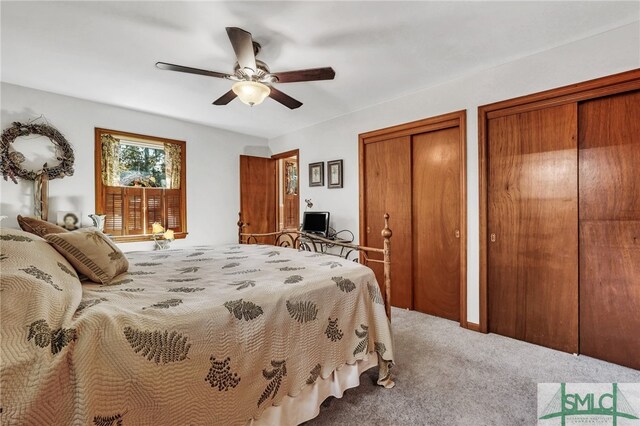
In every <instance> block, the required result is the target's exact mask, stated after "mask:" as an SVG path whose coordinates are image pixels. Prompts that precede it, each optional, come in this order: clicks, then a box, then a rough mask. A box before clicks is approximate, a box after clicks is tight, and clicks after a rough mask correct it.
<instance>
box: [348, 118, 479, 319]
mask: <svg viewBox="0 0 640 426" xmlns="http://www.w3.org/2000/svg"><path fill="white" fill-rule="evenodd" d="M452 127H458V128H459V129H460V219H459V220H460V222H459V223H460V233H461V235H460V326H461V327H464V328H468V324H469V323H468V322H467V110H460V111H455V112H451V113H447V114H442V115H438V116H435V117H429V118H425V119H422V120H417V121H412V122H409V123H404V124H399V125H396V126H391V127H386V128H383V129H378V130H373V131H370V132H366V133H361V134H359V135H358V162H359V190H360V197H359V198H360V200H359V201H360V214H359V220H360V224H359V235H360V236H359V238H360V242H361V243H362V238H363V236H364V235H366V225H365V206H366V203H367V200H366V196H365V176H366V171H365V158H364V146H365V145H366V144H368V143H374V142H379V141H381V140H385V139H391V138H394V137H402V136H408V135H415V134H420V133H426V132H433V131H437V130H442V129H448V128H452ZM389 220H390V222H391V225H390V227H391V229H392V230H393V217H391V218H390V219H389Z"/></svg>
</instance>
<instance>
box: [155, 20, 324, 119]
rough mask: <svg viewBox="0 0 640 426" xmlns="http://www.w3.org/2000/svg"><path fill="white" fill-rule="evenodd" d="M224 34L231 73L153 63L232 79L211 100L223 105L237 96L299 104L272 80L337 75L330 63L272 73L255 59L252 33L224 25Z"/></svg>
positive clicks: (256, 101) (250, 101)
mask: <svg viewBox="0 0 640 426" xmlns="http://www.w3.org/2000/svg"><path fill="white" fill-rule="evenodd" d="M227 35H228V36H229V40H231V45H232V46H233V50H234V51H235V53H236V57H237V58H238V61H237V62H236V65H235V69H234V73H233V74H225V73H221V72H216V71H208V70H202V69H198V68H191V67H185V66H182V65H174V64H168V63H166V62H156V67H158V68H160V69H161V70H169V71H180V72H186V73H189V74H199V75H205V76H208V77H217V78H226V79H228V80H232V81H235V83H234V84H233V86H231V90H229V91H228V92H227V93H225V94H224V95H222V96H220V97H219V98H218V99H216V100H215V101H214V102H213V104H214V105H226V104H228V103H229V102H231V101H232V100H234V99H235V98H236V97H238V98H239V99H240V100H241V101H242V102H243V103H245V104H247V105H250V106H253V105H258V104H260V103H262V101H264V100H265V98H266V97H267V96H268V97H270V98H271V99H273V100H275V101H278V102H280V103H281V104H282V105H284V106H286V107H288V108H290V109H296V108H299V107H300V106H301V105H302V102H300V101H298V100H296V99H294V98H292V97H291V96H289V95H287V94H285V93H283V92H281V91H280V90H278V89H276V88H275V87H273V84H274V83H295V82H299V81H314V80H333V78H334V77H335V75H336V72H335V71H334V70H333V68H331V67H325V68H311V69H306V70H297V71H286V72H275V73H272V72H271V71H270V70H269V67H268V66H267V64H265V63H264V62H262V61H260V60H258V59H256V55H257V54H258V52H260V48H261V46H260V44H259V43H257V42H255V41H253V38H252V37H251V33H249V32H247V31H245V30H243V29H241V28H236V27H227Z"/></svg>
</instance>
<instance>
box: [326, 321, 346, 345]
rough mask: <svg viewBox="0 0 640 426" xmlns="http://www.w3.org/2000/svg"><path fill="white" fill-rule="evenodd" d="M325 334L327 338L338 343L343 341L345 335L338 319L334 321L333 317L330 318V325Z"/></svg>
mask: <svg viewBox="0 0 640 426" xmlns="http://www.w3.org/2000/svg"><path fill="white" fill-rule="evenodd" d="M324 334H326V335H327V338H329V339H331V341H332V342H337V341H338V340H340V339H342V337H343V336H344V333H343V332H342V330H340V329H339V328H338V318H336V319H334V320H332V319H331V317H329V325H327V329H326V330H325V331H324Z"/></svg>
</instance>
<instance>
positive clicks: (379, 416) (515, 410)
mask: <svg viewBox="0 0 640 426" xmlns="http://www.w3.org/2000/svg"><path fill="white" fill-rule="evenodd" d="M392 318H393V320H392V323H393V332H394V344H395V355H396V358H397V365H396V367H395V369H394V376H395V379H396V387H395V388H394V389H390V390H386V389H382V388H380V387H377V386H375V385H374V381H375V378H376V377H377V375H376V370H377V369H372V370H369V371H367V372H365V373H364V374H363V375H362V376H361V377H360V381H361V384H360V386H359V387H357V388H354V389H350V390H348V391H347V392H346V393H345V395H344V396H343V398H341V399H336V398H330V399H328V400H327V401H325V402H324V404H323V407H322V408H321V411H320V415H319V416H318V417H316V418H315V419H313V420H311V421H309V422H307V423H306V425H309V426H311V425H313V426H319V425H438V426H440V425H462V426H467V425H468V426H480V425H505V426H506V425H508V426H512V425H535V424H536V414H537V411H536V410H537V409H536V405H537V383H555V382H569V383H571V382H579V383H582V382H607V383H608V382H618V383H629V382H634V383H638V382H640V371H637V370H632V369H629V368H625V367H621V366H618V365H614V364H610V363H607V362H604V361H599V360H596V359H593V358H589V357H586V356H574V355H571V354H566V353H564V352H558V351H554V350H551V349H547V348H543V347H541V346H536V345H532V344H528V343H524V342H520V341H518V340H514V339H509V338H506V337H502V336H498V335H495V334H488V335H485V334H481V333H477V332H473V331H469V330H465V329H463V328H460V326H459V324H458V323H455V322H452V321H447V320H443V319H440V318H436V317H432V316H429V315H425V314H421V313H418V312H412V311H405V310H400V309H394V310H393V313H392Z"/></svg>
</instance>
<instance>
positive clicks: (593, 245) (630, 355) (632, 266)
mask: <svg viewBox="0 0 640 426" xmlns="http://www.w3.org/2000/svg"><path fill="white" fill-rule="evenodd" d="M579 126H580V352H581V353H583V354H585V355H589V356H593V357H595V358H599V359H604V360H607V361H611V362H614V363H616V364H622V365H626V366H628V367H631V368H635V369H640V92H632V93H626V94H622V95H616V96H610V97H606V98H601V99H595V100H591V101H587V102H584V103H581V104H580V107H579Z"/></svg>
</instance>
